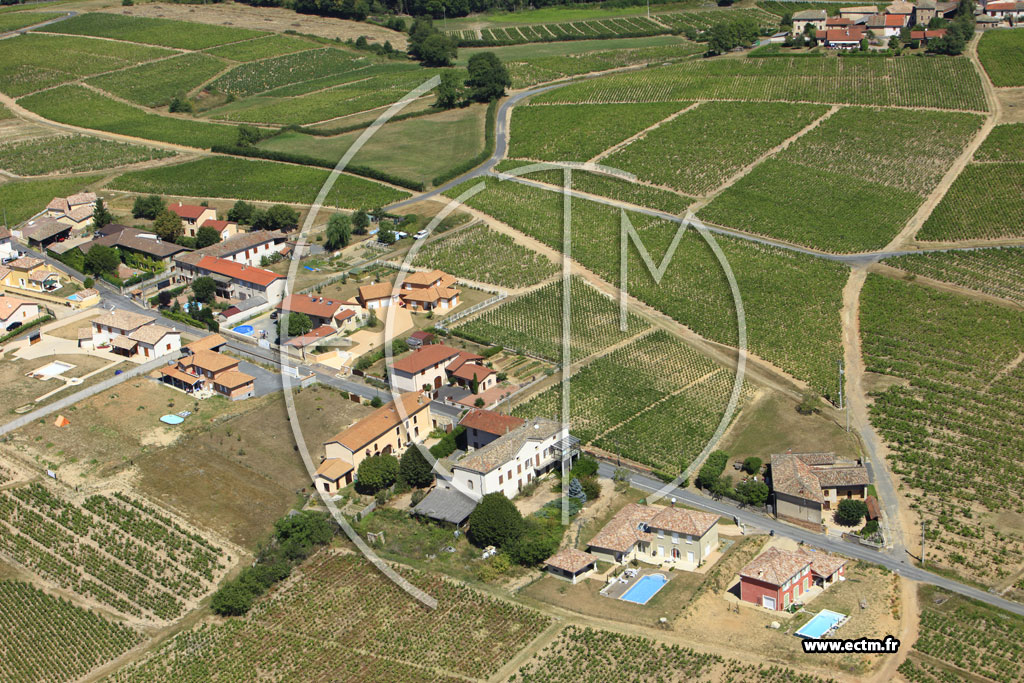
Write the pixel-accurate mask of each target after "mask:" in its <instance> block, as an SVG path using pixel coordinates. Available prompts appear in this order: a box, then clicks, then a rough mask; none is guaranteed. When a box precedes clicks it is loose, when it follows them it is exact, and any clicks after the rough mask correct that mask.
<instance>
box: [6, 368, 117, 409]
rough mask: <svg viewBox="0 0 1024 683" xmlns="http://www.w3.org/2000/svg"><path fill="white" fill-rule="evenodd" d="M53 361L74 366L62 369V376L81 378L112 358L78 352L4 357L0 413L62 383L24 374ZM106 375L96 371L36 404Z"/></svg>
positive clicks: (59, 380) (30, 400)
mask: <svg viewBox="0 0 1024 683" xmlns="http://www.w3.org/2000/svg"><path fill="white" fill-rule="evenodd" d="M53 361H60V362H63V363H70V364H71V365H74V366H75V367H74V368H72V369H70V370H68V371H67V372H65V373H64V374H63V375H62V376H63V377H81V376H82V375H86V374H88V373H90V372H92V371H93V370H99V369H100V368H102V367H104V366H107V365H110V364H111V363H112V361H109V360H106V359H104V358H96V357H95V356H85V355H80V354H74V355H68V356H63V355H58V356H46V357H45V358H35V359H33V360H25V359H17V358H6V359H4V360H0V384H2V385H3V387H4V391H3V392H2V393H0V413H4V414H9V413H11V412H12V411H13V410H14V409H15V408H20V407H22V406H24V405H28V404H29V403H32V402H33V401H35V399H36V398H38V397H39V396H42V395H43V394H46V393H48V392H50V391H53V390H54V389H57V388H59V387H62V386H64V382H63V381H62V380H61V379H60V378H59V377H58V378H53V379H48V380H40V379H35V378H34V377H27V376H26V373H28V372H33V371H35V370H37V369H38V368H41V367H43V366H44V365H46V364H47V363H51V362H53ZM113 372H114V370H113V368H111V370H110V373H111V374H113ZM109 376H110V375H108V374H107V373H103V372H101V373H97V374H96V375H94V376H93V377H91V378H90V380H92V381H91V382H90V381H89V380H86V383H84V384H81V385H78V386H72V387H69V388H67V389H65V390H64V391H63V392H61V393H58V394H57V395H55V396H54V397H53V398H52V399H48V400H47V401H44V402H43V403H41V404H39V405H43V404H45V403H48V402H49V401H51V400H56V399H58V398H62V397H64V396H67V395H68V394H70V393H72V392H75V391H78V390H80V389H83V388H85V387H87V386H88V385H89V384H91V383H94V382H98V381H100V380H102V379H107V378H108V377H109ZM52 422H53V420H52V419H51V420H47V421H46V424H50V423H52Z"/></svg>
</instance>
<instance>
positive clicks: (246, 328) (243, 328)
mask: <svg viewBox="0 0 1024 683" xmlns="http://www.w3.org/2000/svg"><path fill="white" fill-rule="evenodd" d="M231 331H232V332H237V333H238V334H244V335H250V334H252V333H253V332H254V328H253V326H252V325H239V326H238V327H232V328H231Z"/></svg>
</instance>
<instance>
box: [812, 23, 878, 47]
mask: <svg viewBox="0 0 1024 683" xmlns="http://www.w3.org/2000/svg"><path fill="white" fill-rule="evenodd" d="M864 38H867V33H866V31H865V30H864V27H863V26H851V27H850V28H834V29H829V30H828V31H824V32H822V33H819V34H818V39H819V40H821V42H822V43H823V44H824V45H825V47H827V48H831V49H833V50H857V49H860V41H862V40H863V39H864Z"/></svg>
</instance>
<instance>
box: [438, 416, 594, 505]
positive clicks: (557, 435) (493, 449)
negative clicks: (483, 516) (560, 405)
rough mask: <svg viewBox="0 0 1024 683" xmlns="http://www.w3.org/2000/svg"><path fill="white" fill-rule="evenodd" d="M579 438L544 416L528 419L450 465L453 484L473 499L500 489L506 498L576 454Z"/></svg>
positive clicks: (568, 464) (571, 459) (570, 459)
mask: <svg viewBox="0 0 1024 683" xmlns="http://www.w3.org/2000/svg"><path fill="white" fill-rule="evenodd" d="M578 444H579V440H578V439H576V438H575V437H573V436H570V434H569V429H568V427H563V426H562V424H561V423H559V422H555V421H554V420H547V419H543V418H539V419H533V420H528V421H527V422H526V424H524V425H523V426H521V427H518V428H516V429H514V430H512V431H510V432H508V433H507V434H505V435H504V436H502V437H500V438H498V439H495V440H494V441H492V442H490V443H489V444H487V445H486V446H484V447H483V448H480V449H477V450H474V451H470V452H469V453H467V454H466V455H465V456H463V457H462V459H460V460H459V461H458V462H457V463H455V464H454V465H452V483H453V484H454V485H455V486H456V488H457V489H458V490H460V491H461V492H463V493H465V494H466V495H468V496H471V497H473V498H479V497H481V496H485V495H487V494H489V493H495V492H498V491H500V492H501V493H503V494H505V496H507V497H508V498H512V497H514V496H515V495H516V494H517V493H519V491H520V489H522V488H523V487H524V486H526V485H527V484H529V483H530V482H531V481H533V480H534V479H535V478H537V477H538V476H539V475H541V474H543V473H544V472H547V471H548V470H550V469H552V468H553V467H556V466H560V465H559V463H560V462H561V460H562V458H563V457H566V458H568V459H569V462H568V463H567V466H571V463H572V462H573V461H574V460H575V459H576V458H577V457H578V455H579V448H578Z"/></svg>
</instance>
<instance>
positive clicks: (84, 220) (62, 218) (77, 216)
mask: <svg viewBox="0 0 1024 683" xmlns="http://www.w3.org/2000/svg"><path fill="white" fill-rule="evenodd" d="M96 199H97V197H96V193H95V192H79V193H78V194H73V195H71V196H70V197H54V198H53V199H52V200H50V203H49V204H47V205H46V212H45V213H46V216H47V217H49V218H53V219H55V220H57V221H59V222H60V223H63V224H64V225H66V226H68V228H71V229H80V230H84V229H85V228H87V227H89V226H90V225H92V212H93V211H94V210H95V209H96Z"/></svg>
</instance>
